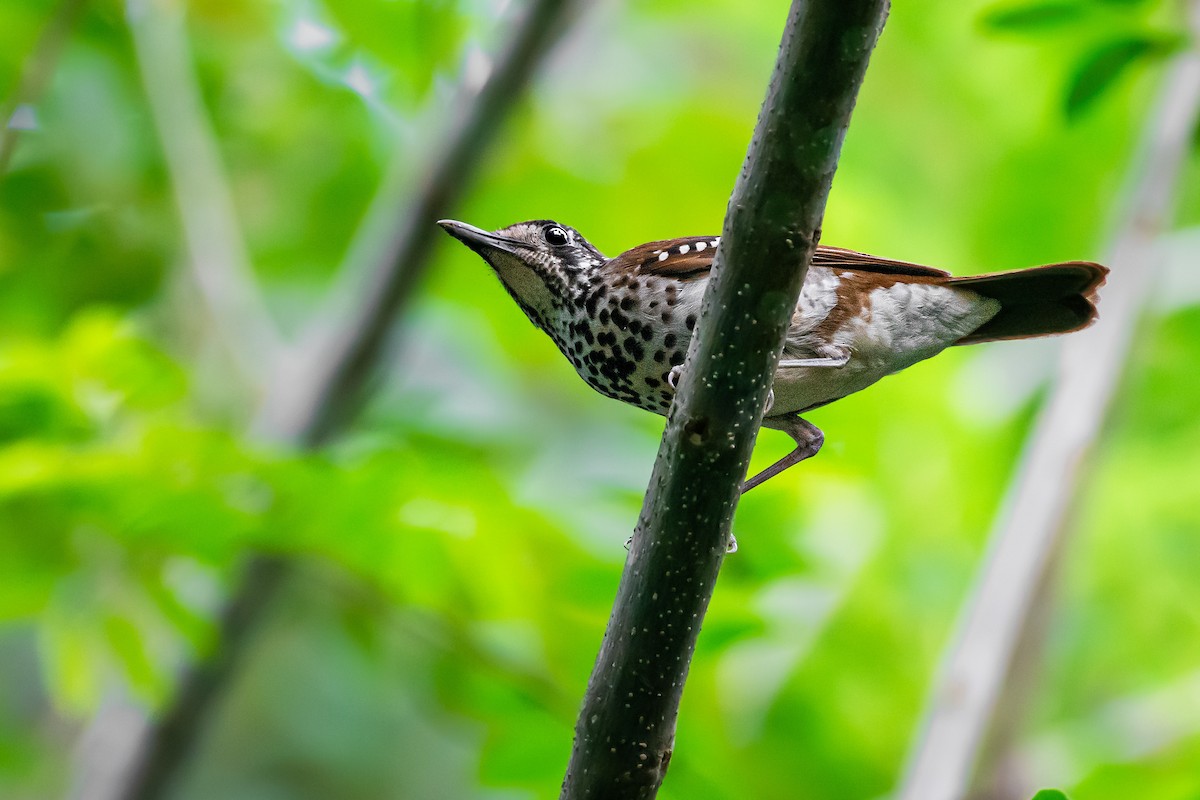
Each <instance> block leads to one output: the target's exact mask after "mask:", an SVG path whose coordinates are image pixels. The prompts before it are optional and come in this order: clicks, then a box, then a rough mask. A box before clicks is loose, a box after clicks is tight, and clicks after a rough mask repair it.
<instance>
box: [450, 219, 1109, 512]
mask: <svg viewBox="0 0 1200 800" xmlns="http://www.w3.org/2000/svg"><path fill="white" fill-rule="evenodd" d="M438 224H439V225H440V226H441V227H442V228H443V229H444V230H445V231H446V232H447V233H449V234H450V235H451V236H453V237H454V238H456V239H458V240H459V241H460V242H462V243H463V244H465V245H466V246H467V247H469V248H470V249H471V250H473V251H475V253H477V254H478V255H479V256H481V257H482V258H483V260H484V261H486V262H487V263H488V265H489V266H490V267H491V268H492V270H493V271H494V272H495V274H496V276H497V277H498V278H499V279H500V283H501V284H502V285H503V287H504V289H505V290H506V291H507V292H508V294H509V295H510V296H511V297H512V298H513V300H515V301H516V303H517V305H518V306H519V307H520V308H521V310H522V311H523V312H524V313H525V315H526V316H527V317H528V318H529V319H530V321H532V322H533V324H534V325H535V326H537V327H538V328H540V329H541V330H542V331H543V332H544V333H546V334H547V335H549V337H550V338H551V339H552V340H553V341H554V344H555V345H557V347H558V349H559V350H560V351H562V354H563V355H564V356H566V357H567V360H569V361H570V362H571V364H572V366H574V368H575V371H576V372H577V373H578V374H579V376H580V377H581V378H583V380H584V381H585V382H587V384H588V385H589V386H591V387H592V388H593V389H595V390H597V391H598V392H600V393H601V394H604V395H607V396H608V397H612V398H615V399H617V400H621V401H623V402H626V403H630V404H632V405H635V406H637V407H639V408H643V409H645V410H647V411H652V412H654V413H657V414H662V415H664V416H665V415H666V413H667V411H668V409H669V408H670V406H671V401H672V400H673V398H674V393H675V386H676V384H677V383H678V380H679V375H680V371H681V369H682V366H683V363H684V358H685V356H686V354H687V351H688V343H689V341H690V340H691V337H692V334H693V333H694V331H695V327H696V322H697V320H698V319H699V316H700V304H701V299H702V298H703V296H704V290H705V287H706V286H707V285H708V280H709V276H710V274H711V271H712V266H713V259H714V256H715V254H716V251H717V247H718V246H719V245H720V237H717V236H686V237H682V238H676V239H666V240H660V241H653V242H647V243H646V244H642V245H638V246H637V247H634V248H632V249H630V250H626V251H625V252H623V253H621V254H620V255H618V256H616V257H614V258H608V257H606V256H604V254H602V253H601V252H600V251H599V250H597V249H596V247H595V246H593V245H592V244H591V243H590V242H588V240H587V239H585V238H584V237H583V236H581V235H580V234H579V232H578V231H577V230H575V229H574V228H571V227H570V226H568V225H564V224H561V223H559V222H555V221H553V220H547V219H543V220H530V221H527V222H518V223H516V224H514V225H509V226H507V227H504V228H500V229H499V230H496V231H486V230H483V229H481V228H477V227H475V226H473V225H468V224H467V223H465V222H459V221H456V220H451V219H443V220H439V221H438ZM1107 274H1108V269H1107V268H1105V267H1103V266H1101V265H1100V264H1096V263H1093V262H1090V261H1068V262H1063V263H1058V264H1047V265H1044V266H1037V267H1027V268H1025V269H1017V270H1011V271H1007V272H993V273H988V274H984V275H973V276H960V277H955V276H953V275H951V274H950V273H949V272H945V271H943V270H940V269H935V268H933V267H927V266H923V265H921V264H914V263H910V262H906V261H896V260H892V259H888V258H880V257H877V256H872V255H867V254H865V253H860V252H857V251H854V250H846V249H842V248H839V247H830V246H826V245H818V246H817V248H816V250H815V252H814V255H813V257H812V262H811V265H810V266H809V269H808V272H807V274H806V277H805V280H804V284H803V287H802V288H801V292H800V297H799V298H798V300H797V302H796V306H795V310H794V311H793V313H792V317H791V320H790V322H789V326H788V330H787V335H786V339H785V342H784V347H783V352H782V355H781V357H780V360H779V364H778V367H777V368H776V370H775V374H774V376H773V380H772V385H771V389H770V392H769V394H768V401H767V408H766V409H765V411H764V414H763V420H762V426H763V427H765V428H769V429H773V430H778V431H782V432H784V433H786V434H787V435H788V436H790V437H791V438H792V440H793V442H794V443H795V445H796V446H795V449H793V450H792V451H791V452H790V453H789V454H788V455H786V456H784V457H783V458H781V459H779V460H778V461H776V462H775V463H774V464H772V465H771V466H769V467H767V468H766V469H765V470H763V471H761V472H759V473H758V474H757V475H755V476H754V477H752V478H750V479H749V480H747V481H745V482H744V483H743V484H742V487H741V490H742V491H743V492H746V491H749V490H750V489H753V488H754V487H756V486H759V485H761V484H762V483H763V482H764V481H766V480H768V479H770V478H773V477H775V476H776V475H778V474H779V473H781V472H783V471H784V470H786V469H788V468H790V467H792V466H794V465H796V464H798V463H800V462H801V461H803V460H805V459H807V458H811V457H812V456H814V455H816V454H817V452H818V451H819V450H820V449H821V446H822V444H823V443H824V441H825V436H824V433H823V432H822V431H821V430H820V429H819V428H817V426H815V425H813V424H812V423H810V422H808V421H807V420H805V419H804V418H803V416H802V415H803V414H805V413H807V412H809V411H811V410H813V409H815V408H819V407H821V406H824V405H826V404H828V403H832V402H833V401H835V400H840V399H841V398H843V397H846V396H847V395H849V394H853V393H854V392H857V391H860V390H862V389H865V388H867V387H868V386H870V385H872V384H874V383H875V382H876V381H878V380H880V379H881V378H884V377H885V376H887V375H891V374H894V373H896V372H899V371H900V370H903V369H905V368H907V367H910V366H912V365H913V364H915V363H917V362H918V361H923V360H925V359H927V358H930V357H932V356H934V355H937V354H938V353H940V352H941V351H942V350H944V349H946V348H947V347H950V346H953V345H966V344H976V343H979V342H992V341H1003V340H1009V339H1027V338H1031V337H1039V336H1051V335H1055V334H1062V333H1069V332H1072V331H1077V330H1080V329H1082V328H1085V327H1087V326H1088V325H1090V324H1091V323H1092V322H1093V321H1094V320H1095V319H1096V313H1097V312H1096V301H1097V290H1098V289H1099V287H1100V286H1101V285H1102V284H1103V283H1104V280H1105V276H1106V275H1107Z"/></svg>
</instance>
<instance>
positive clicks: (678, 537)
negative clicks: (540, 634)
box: [562, 0, 888, 800]
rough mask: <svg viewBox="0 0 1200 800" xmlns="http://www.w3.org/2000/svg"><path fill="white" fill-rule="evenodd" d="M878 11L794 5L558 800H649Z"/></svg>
mask: <svg viewBox="0 0 1200 800" xmlns="http://www.w3.org/2000/svg"><path fill="white" fill-rule="evenodd" d="M887 7H888V3H887V0H809V1H808V2H805V0H797V1H796V2H794V3H793V4H792V8H791V13H790V15H789V17H788V22H787V28H786V29H785V31H784V35H783V41H782V44H781V45H780V49H779V56H778V59H777V61H776V64H775V73H774V75H773V76H772V78H771V83H770V86H769V88H768V91H767V97H766V101H765V102H764V104H763V110H762V112H761V114H760V116H759V119H758V125H757V127H756V129H755V133H754V139H753V140H752V142H751V144H750V148H749V152H748V153H747V156H746V162H745V165H744V167H743V169H742V174H741V176H740V177H739V179H738V182H737V185H736V186H735V187H734V191H733V196H732V197H731V198H730V202H729V209H728V211H727V213H726V216H725V223H724V230H723V233H722V238H721V244H720V247H719V248H718V250H717V255H716V263H715V265H714V267H713V277H712V279H711V281H710V285H709V286H708V289H707V290H706V294H705V300H704V308H703V311H702V313H701V316H700V322H699V325H698V327H697V333H696V337H695V339H694V340H693V341H692V346H691V350H690V352H689V355H688V359H687V361H686V362H685V365H684V372H683V379H682V382H681V384H680V387H679V394H678V396H677V398H676V401H675V403H674V406H673V407H672V409H671V413H670V417H669V419H668V422H667V429H666V432H665V433H664V435H663V441H662V445H661V447H660V448H659V452H658V460H657V461H656V462H655V465H654V473H653V475H652V477H651V479H650V489H649V491H648V493H647V495H646V500H645V505H644V506H643V507H642V514H641V518H640V519H639V521H638V525H637V529H636V531H635V533H634V537H633V543H632V546H631V548H630V552H629V556H628V558H627V559H626V563H625V572H624V574H623V575H622V577H621V585H620V588H619V589H618V590H617V598H616V602H615V604H614V607H613V613H612V617H611V618H610V619H609V623H608V630H607V631H606V633H605V635H604V642H603V643H602V645H601V647H600V654H599V656H598V657H597V659H596V666H595V668H594V670H593V672H592V676H591V679H590V681H589V683H588V689H587V694H586V696H585V697H584V703H583V710H582V711H581V712H580V715H579V722H578V723H577V725H576V728H575V744H574V748H573V750H572V753H571V760H570V764H569V765H568V767H567V774H566V778H565V780H564V782H563V788H562V797H563V798H571V799H572V800H575V799H577V798H649V797H653V796H654V795H655V794H657V792H658V789H659V786H660V785H661V783H662V780H663V777H664V775H665V773H666V769H667V765H668V763H669V762H670V759H671V753H672V749H673V747H674V740H675V723H676V718H677V715H678V711H679V701H680V698H681V696H682V693H683V686H684V682H685V680H686V679H687V673H688V667H689V665H690V663H691V658H692V653H693V650H694V647H695V643H696V638H697V636H698V635H699V632H700V626H701V623H702V622H703V619H704V613H705V610H706V609H707V608H708V603H709V600H710V599H711V597H712V593H713V589H714V584H715V583H716V579H717V574H718V572H719V570H720V568H721V563H722V561H723V559H724V556H725V545H726V542H727V541H728V539H729V529H730V524H731V522H732V519H733V511H734V508H735V507H736V505H737V500H738V496H739V486H740V483H741V481H742V479H743V478H744V477H745V474H746V468H747V466H748V465H749V461H750V452H751V450H752V448H753V446H754V437H755V434H756V432H757V430H758V427H759V424H760V423H761V421H762V409H763V405H764V403H765V402H766V399H767V392H768V389H769V387H770V384H771V377H772V375H773V373H774V371H775V365H776V363H777V362H778V360H779V355H780V352H781V350H782V347H783V338H784V334H785V332H786V330H787V326H788V323H789V321H790V320H791V316H792V313H793V310H794V309H795V306H796V300H797V297H798V296H799V293H800V287H801V285H802V283H803V281H804V275H805V272H806V270H807V267H808V263H809V260H810V259H811V258H812V253H813V250H814V249H815V247H816V244H817V240H818V238H819V236H820V226H821V219H822V216H823V214H824V211H825V201H826V198H827V196H828V193H829V187H830V183H831V182H832V180H833V173H834V170H835V169H836V167H837V158H838V154H839V152H840V150H841V144H842V140H843V138H844V136H845V133H846V129H847V126H848V125H849V121H850V112H851V110H852V108H853V107H854V99H855V96H856V94H857V92H858V88H859V86H860V84H861V83H862V79H863V75H864V73H865V71H866V67H867V59H868V57H869V56H870V54H871V51H872V49H873V48H874V46H875V41H876V39H877V37H878V35H879V32H880V30H881V29H882V26H883V21H884V18H885V17H886V14H887Z"/></svg>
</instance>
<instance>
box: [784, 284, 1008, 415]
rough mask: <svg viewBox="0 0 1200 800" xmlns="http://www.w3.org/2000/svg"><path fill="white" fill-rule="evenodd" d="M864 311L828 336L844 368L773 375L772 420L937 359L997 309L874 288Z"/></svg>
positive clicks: (960, 296)
mask: <svg viewBox="0 0 1200 800" xmlns="http://www.w3.org/2000/svg"><path fill="white" fill-rule="evenodd" d="M865 308H866V309H869V311H864V313H863V314H862V315H860V316H857V317H853V318H851V319H848V320H846V322H845V323H843V324H842V326H841V327H839V328H838V329H837V330H836V331H834V332H833V334H832V336H831V337H830V341H829V344H832V345H836V346H840V347H846V348H849V351H850V360H849V362H848V363H846V364H845V365H844V366H842V367H792V368H784V369H780V370H778V371H777V372H776V373H775V383H774V385H773V388H774V390H775V404H774V406H773V407H772V409H771V412H770V413H771V415H777V414H785V413H789V412H793V411H804V410H806V409H809V408H813V407H815V406H819V405H824V404H825V403H828V402H830V401H833V400H837V399H838V398H841V397H845V396H846V395H848V394H853V393H854V392H857V391H859V390H860V389H865V388H866V387H868V386H870V385H871V384H873V383H875V382H876V381H878V380H879V379H880V378H882V377H884V376H885V375H890V374H892V373H893V372H898V371H900V370H902V369H904V368H905V367H909V366H912V365H913V364H915V363H917V362H918V361H923V360H925V359H926V358H929V357H930V356H934V355H937V354H938V353H940V352H941V351H942V350H944V349H946V348H947V347H949V346H950V345H952V344H954V343H955V342H956V341H958V340H959V339H961V338H962V337H964V336H966V335H967V334H968V333H971V332H972V331H974V330H975V329H976V328H978V327H979V326H980V325H982V324H983V323H985V322H987V321H988V320H989V319H991V318H992V317H993V316H995V315H996V312H997V311H999V310H1000V304H999V303H998V302H997V301H995V300H992V299H990V298H986V297H982V296H980V295H978V294H975V293H974V292H971V291H967V290H965V289H955V288H951V287H948V286H941V285H938V284H924V283H896V284H894V285H892V286H889V287H885V288H878V289H875V290H874V291H873V292H872V293H871V302H870V303H868V304H867V305H866V307H865ZM785 357H786V356H785Z"/></svg>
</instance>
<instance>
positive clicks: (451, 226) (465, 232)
mask: <svg viewBox="0 0 1200 800" xmlns="http://www.w3.org/2000/svg"><path fill="white" fill-rule="evenodd" d="M438 225H441V226H442V229H443V230H445V231H446V233H448V234H450V235H451V236H453V237H454V238H455V239H458V240H459V241H460V242H462V243H463V244H465V245H466V246H467V247H469V248H471V249H472V250H474V251H475V252H476V253H479V254H480V255H483V252H484V251H485V250H500V251H503V252H505V253H516V251H517V249H518V248H528V245H526V244H525V243H524V242H518V241H517V240H515V239H508V238H506V237H504V236H497V235H496V234H494V233H490V232H488V231H485V230H483V229H482V228H476V227H475V226H474V225H468V224H467V223H465V222H459V221H458V220H454V219H439V220H438Z"/></svg>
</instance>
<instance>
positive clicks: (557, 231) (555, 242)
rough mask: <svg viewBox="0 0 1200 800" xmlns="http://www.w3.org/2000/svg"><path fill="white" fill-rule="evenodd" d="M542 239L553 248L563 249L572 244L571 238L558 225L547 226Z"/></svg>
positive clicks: (543, 230)
mask: <svg viewBox="0 0 1200 800" xmlns="http://www.w3.org/2000/svg"><path fill="white" fill-rule="evenodd" d="M542 238H543V239H545V240H546V244H548V245H550V246H552V247H562V246H563V245H564V244H570V242H571V237H570V236H568V235H567V232H566V231H564V230H563V229H562V228H560V227H559V226H558V225H547V226H546V227H545V228H543V229H542Z"/></svg>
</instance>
